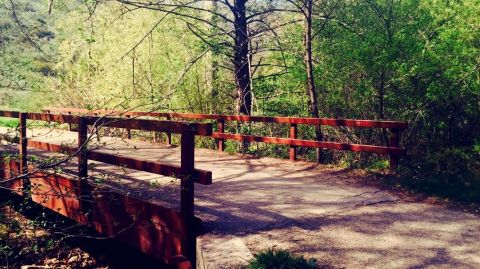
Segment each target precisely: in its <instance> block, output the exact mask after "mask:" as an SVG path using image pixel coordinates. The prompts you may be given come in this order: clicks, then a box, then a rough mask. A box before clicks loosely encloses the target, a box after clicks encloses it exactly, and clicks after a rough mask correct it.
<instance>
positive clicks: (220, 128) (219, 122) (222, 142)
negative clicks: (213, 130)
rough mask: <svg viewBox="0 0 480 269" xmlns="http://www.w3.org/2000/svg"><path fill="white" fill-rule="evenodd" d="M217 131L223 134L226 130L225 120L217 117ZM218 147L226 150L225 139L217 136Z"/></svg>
mask: <svg viewBox="0 0 480 269" xmlns="http://www.w3.org/2000/svg"><path fill="white" fill-rule="evenodd" d="M217 132H219V133H221V134H223V133H224V132H225V120H224V119H217ZM217 148H218V150H219V151H224V150H225V139H224V138H217Z"/></svg>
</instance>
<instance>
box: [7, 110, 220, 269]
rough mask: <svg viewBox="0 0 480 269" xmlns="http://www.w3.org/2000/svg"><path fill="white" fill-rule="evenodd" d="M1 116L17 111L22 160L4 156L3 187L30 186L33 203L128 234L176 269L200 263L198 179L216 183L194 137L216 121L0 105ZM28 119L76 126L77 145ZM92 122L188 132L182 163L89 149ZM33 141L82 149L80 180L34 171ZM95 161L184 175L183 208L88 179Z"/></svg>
mask: <svg viewBox="0 0 480 269" xmlns="http://www.w3.org/2000/svg"><path fill="white" fill-rule="evenodd" d="M68 113H69V114H74V113H75V112H74V111H71V112H68ZM0 116H2V117H16V118H19V120H20V128H19V134H20V141H19V158H18V160H16V159H8V160H6V159H5V160H4V159H3V158H0V178H1V179H2V180H3V181H4V182H3V183H2V182H0V184H3V185H4V186H3V187H8V188H11V189H12V191H14V192H17V193H18V194H20V195H24V194H25V191H26V189H27V188H29V186H30V185H31V186H32V188H31V190H30V191H29V192H28V193H30V194H31V199H32V200H33V201H34V202H37V203H40V204H42V205H43V206H45V207H47V208H49V209H52V210H54V211H55V212H57V213H59V214H62V215H64V216H66V217H69V218H71V219H73V220H75V221H77V222H79V223H81V224H84V225H90V226H93V227H94V228H95V229H96V230H97V231H98V232H101V233H103V234H105V235H107V236H112V237H114V238H117V239H119V240H122V241H124V242H126V243H127V244H130V245H132V246H134V247H137V248H138V249H139V250H141V251H143V252H144V253H147V254H150V255H152V256H154V257H156V258H159V259H161V260H163V261H164V262H166V263H169V264H173V265H176V266H177V268H194V267H195V237H196V230H197V227H196V224H198V223H200V221H198V220H197V219H196V218H195V217H194V182H199V183H202V184H207V185H208V184H211V183H212V174H211V172H209V171H203V170H198V169H195V166H194V164H195V159H194V147H195V135H211V134H212V125H211V124H204V123H189V122H176V121H159V120H147V119H134V118H119V117H116V118H113V117H96V116H78V115H54V114H45V113H43V114H42V113H18V112H12V111H0ZM27 119H30V120H36V121H47V122H57V123H68V124H76V125H77V130H76V131H77V132H78V139H77V140H78V141H77V143H78V144H77V147H76V148H70V147H66V146H62V145H56V144H51V143H46V142H40V141H34V140H30V139H27V133H26V128H27ZM89 125H90V126H97V127H98V126H101V127H103V126H108V127H116V128H126V129H137V130H146V131H162V132H168V133H178V134H180V135H181V165H180V166H175V165H170V164H162V163H157V162H151V161H143V160H138V159H134V158H127V157H120V156H115V155H112V154H107V153H102V152H96V151H91V150H88V144H89V139H91V137H89V133H88V126H89ZM27 146H30V147H34V148H39V149H43V150H47V151H53V152H60V153H64V154H73V155H76V157H77V159H78V161H77V165H78V173H77V174H76V175H75V176H74V178H67V177H65V176H63V175H53V174H48V173H47V172H42V171H36V170H33V169H35V168H34V167H28V164H27V153H28V152H27ZM88 160H96V161H100V162H104V163H108V164H113V165H118V166H124V167H128V168H131V169H136V170H141V171H146V172H151V173H156V174H161V175H165V176H169V177H174V178H178V179H180V180H181V193H180V197H181V199H180V208H181V210H180V212H176V211H174V210H171V209H168V208H165V207H162V206H159V205H154V204H151V203H148V202H145V201H141V200H138V199H135V198H132V197H130V196H128V195H125V194H121V193H117V192H115V191H112V190H109V189H105V190H101V189H100V188H99V187H98V186H93V185H92V184H91V183H89V181H88ZM29 168H30V169H29ZM29 171H32V172H29ZM24 175H26V176H24ZM16 177H18V178H16ZM75 177H76V178H75ZM25 180H27V181H25ZM28 198H29V197H28Z"/></svg>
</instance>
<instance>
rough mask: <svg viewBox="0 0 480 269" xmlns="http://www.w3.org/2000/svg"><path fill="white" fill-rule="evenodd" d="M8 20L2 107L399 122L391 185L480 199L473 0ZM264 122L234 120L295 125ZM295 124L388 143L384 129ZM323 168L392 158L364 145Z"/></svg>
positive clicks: (62, 9) (479, 68)
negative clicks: (400, 150)
mask: <svg viewBox="0 0 480 269" xmlns="http://www.w3.org/2000/svg"><path fill="white" fill-rule="evenodd" d="M0 14H1V15H0V50H1V53H0V106H1V107H2V108H9V109H21V110H29V111H33V110H40V109H41V108H42V107H44V106H47V105H55V106H64V107H78V108H89V109H95V108H105V109H133V110H145V111H175V112H196V113H221V114H251V115H273V116H305V117H329V118H354V119H388V120H405V121H408V123H409V129H408V130H406V131H405V132H404V133H403V134H402V145H403V146H404V147H406V148H407V150H408V156H406V157H405V158H403V159H402V162H401V166H400V168H399V170H398V173H397V174H398V175H395V180H394V181H395V182H396V183H399V182H400V183H403V185H404V186H407V187H412V188H413V189H416V190H421V191H424V192H428V193H432V192H433V193H435V194H437V195H441V196H449V197H454V198H456V199H459V200H465V201H469V202H478V201H479V200H480V30H479V29H480V15H479V14H480V1H479V0H456V1H449V0H431V1H420V0H404V1H400V0H347V1H340V0H322V1H313V0H280V1H277V0H265V1H258V0H236V1H231V0H193V1H182V0H180V1H126V0H117V1H114V0H110V1H106V0H105V1H104V0H83V1H80V0H66V1H57V0H49V1H47V0H43V1H29V0H0ZM267 127H268V128H265V126H256V125H249V126H230V127H229V128H241V129H242V130H240V132H242V133H247V132H248V133H259V134H260V133H262V132H266V133H267V134H268V133H277V134H278V135H282V136H285V135H286V133H287V131H286V129H284V128H286V127H279V126H267ZM282 128H283V129H282ZM300 133H302V135H303V136H304V137H305V138H309V139H324V140H331V141H347V142H353V143H374V144H380V145H381V144H385V143H386V136H387V135H388V134H386V133H384V132H381V131H378V130H377V131H372V130H358V129H331V128H325V127H324V128H322V129H316V130H315V129H308V128H307V127H305V129H304V130H302V131H301V132H300ZM206 146H208V145H206ZM227 146H228V145H227ZM234 146H235V145H233V144H232V145H230V147H231V148H234ZM249 153H253V154H258V155H270V156H271V155H274V156H279V157H282V156H286V154H287V149H286V148H285V147H279V146H278V147H274V146H266V145H262V146H258V145H257V146H256V147H254V146H252V147H250V149H249ZM303 156H304V158H308V159H315V152H311V151H309V150H306V149H304V152H303ZM323 161H324V162H326V163H332V164H335V165H342V166H346V167H361V168H367V169H370V170H374V171H381V170H382V169H383V168H386V167H387V162H386V161H385V160H384V159H382V158H379V157H378V156H372V155H371V154H357V153H346V152H330V151H325V152H324V158H323Z"/></svg>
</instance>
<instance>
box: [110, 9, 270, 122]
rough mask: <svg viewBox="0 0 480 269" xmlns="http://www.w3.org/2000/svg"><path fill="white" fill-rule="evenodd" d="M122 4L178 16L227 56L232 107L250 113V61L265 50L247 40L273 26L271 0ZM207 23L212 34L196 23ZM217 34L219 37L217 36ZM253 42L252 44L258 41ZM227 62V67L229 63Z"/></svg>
mask: <svg viewBox="0 0 480 269" xmlns="http://www.w3.org/2000/svg"><path fill="white" fill-rule="evenodd" d="M204 1H214V2H215V6H216V7H217V8H215V9H212V8H205V5H203V4H202V2H204ZM118 2H120V3H122V4H124V5H125V6H129V7H134V8H146V9H150V10H157V11H161V12H165V13H166V14H171V15H175V16H177V17H179V18H180V19H182V20H183V21H185V22H186V23H187V27H188V29H189V30H190V31H191V32H192V33H194V34H195V35H196V36H197V37H198V38H200V39H201V40H202V41H203V42H204V43H205V44H206V45H207V46H209V47H210V48H211V49H212V50H215V51H217V52H221V53H223V54H224V55H226V56H227V57H228V58H229V59H230V63H229V64H228V65H226V66H225V67H226V68H229V69H230V70H231V72H233V76H234V80H235V85H236V95H235V96H236V97H235V100H236V102H235V107H236V112H237V113H239V114H245V115H251V114H252V103H253V94H252V83H251V81H252V76H253V71H252V67H254V66H255V64H253V63H252V61H253V59H254V57H253V56H254V55H255V54H256V53H265V51H266V50H267V49H266V48H259V47H256V48H255V49H253V48H252V47H251V44H252V43H254V40H260V39H261V38H262V37H263V36H264V35H266V34H267V33H269V32H271V31H272V29H275V26H272V25H271V23H272V22H273V21H269V20H268V19H267V16H268V15H269V14H271V13H272V12H274V11H276V10H277V9H276V8H275V7H274V4H273V3H272V2H265V3H261V4H259V3H257V2H252V3H251V4H250V5H249V0H235V1H233V2H230V1H229V0H196V1H188V2H163V1H158V2H151V1H148V2H147V1H128V0H118ZM206 14H210V15H213V16H214V17H215V18H216V20H215V21H213V20H209V19H206V17H209V16H206ZM201 24H203V25H208V26H209V27H211V28H214V29H216V30H215V31H214V32H215V34H214V35H212V34H211V32H209V31H207V32H205V31H203V30H202V27H200V26H199V25H201ZM219 36H220V37H221V38H219ZM258 43H259V42H257V43H256V44H258ZM229 65H231V67H229Z"/></svg>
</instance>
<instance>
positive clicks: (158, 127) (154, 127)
mask: <svg viewBox="0 0 480 269" xmlns="http://www.w3.org/2000/svg"><path fill="white" fill-rule="evenodd" d="M25 114H26V115H27V119H30V120H38V121H48V122H57V123H69V124H76V123H77V122H78V120H79V118H80V116H74V115H63V114H45V113H25ZM18 116H19V112H16V111H0V117H7V118H18ZM85 118H86V119H87V124H88V125H94V126H98V127H115V128H125V129H134V130H142V131H156V132H168V133H178V134H180V133H181V132H182V131H184V130H189V131H194V134H196V135H203V136H208V135H211V134H212V124H210V123H193V122H181V121H168V120H147V119H132V118H120V117H116V118H115V117H96V116H85Z"/></svg>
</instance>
